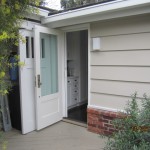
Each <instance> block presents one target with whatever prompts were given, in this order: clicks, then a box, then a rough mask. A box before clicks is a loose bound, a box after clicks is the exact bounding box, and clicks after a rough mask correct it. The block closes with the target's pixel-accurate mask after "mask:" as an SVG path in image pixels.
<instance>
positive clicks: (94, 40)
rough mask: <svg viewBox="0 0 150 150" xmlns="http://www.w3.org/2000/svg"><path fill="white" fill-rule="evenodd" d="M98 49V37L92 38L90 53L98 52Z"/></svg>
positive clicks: (99, 42) (99, 41)
mask: <svg viewBox="0 0 150 150" xmlns="http://www.w3.org/2000/svg"><path fill="white" fill-rule="evenodd" d="M100 49H101V40H100V37H95V38H92V50H91V51H100Z"/></svg>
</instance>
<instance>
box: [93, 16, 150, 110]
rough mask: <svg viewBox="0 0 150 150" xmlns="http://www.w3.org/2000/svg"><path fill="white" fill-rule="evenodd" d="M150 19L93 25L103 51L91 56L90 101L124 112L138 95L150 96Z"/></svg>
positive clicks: (96, 104)
mask: <svg viewBox="0 0 150 150" xmlns="http://www.w3.org/2000/svg"><path fill="white" fill-rule="evenodd" d="M149 26H150V16H148V15H147V16H141V17H140V16H139V17H135V18H126V19H124V20H123V19H119V20H111V21H106V22H97V23H92V24H91V37H100V38H101V51H99V52H91V54H90V57H91V62H90V65H91V68H90V77H91V87H90V90H91V100H90V104H91V105H95V106H100V107H106V108H113V109H123V108H124V106H125V104H126V102H127V101H128V100H129V99H130V98H129V97H130V96H131V94H133V93H134V92H135V91H136V92H138V96H139V97H143V94H144V93H146V94H147V95H150V42H149V39H150V28H149Z"/></svg>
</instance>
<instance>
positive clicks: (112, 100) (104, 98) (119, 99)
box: [91, 93, 131, 109]
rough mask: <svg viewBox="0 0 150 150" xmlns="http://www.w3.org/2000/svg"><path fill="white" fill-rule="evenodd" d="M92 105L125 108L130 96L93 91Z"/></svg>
mask: <svg viewBox="0 0 150 150" xmlns="http://www.w3.org/2000/svg"><path fill="white" fill-rule="evenodd" d="M91 99H92V101H91V105H94V106H100V107H105V108H111V109H124V108H125V106H126V104H127V102H128V101H129V100H131V98H130V97H123V96H116V95H109V94H101V93H99V94H97V93H91Z"/></svg>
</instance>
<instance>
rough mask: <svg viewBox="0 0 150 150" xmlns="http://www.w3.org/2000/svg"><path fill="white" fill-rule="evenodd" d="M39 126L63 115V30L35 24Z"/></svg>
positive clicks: (36, 96)
mask: <svg viewBox="0 0 150 150" xmlns="http://www.w3.org/2000/svg"><path fill="white" fill-rule="evenodd" d="M34 37H35V38H34V43H35V47H34V54H35V59H34V65H35V80H36V82H35V102H36V129H37V130H40V129H42V128H45V127H47V126H49V125H51V124H53V123H56V122H57V121H60V120H61V119H62V90H61V87H62V86H61V84H62V81H61V79H62V69H61V68H62V67H61V63H62V58H61V56H60V54H61V51H62V50H63V48H64V46H63V44H64V42H63V33H62V32H60V31H58V30H54V29H49V28H46V27H41V26H37V25H36V26H35V28H34Z"/></svg>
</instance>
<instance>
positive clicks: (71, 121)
mask: <svg viewBox="0 0 150 150" xmlns="http://www.w3.org/2000/svg"><path fill="white" fill-rule="evenodd" d="M62 121H64V122H67V123H71V124H74V125H77V126H81V127H84V128H87V124H86V123H83V122H79V121H76V120H71V119H69V118H63V120H62Z"/></svg>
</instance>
